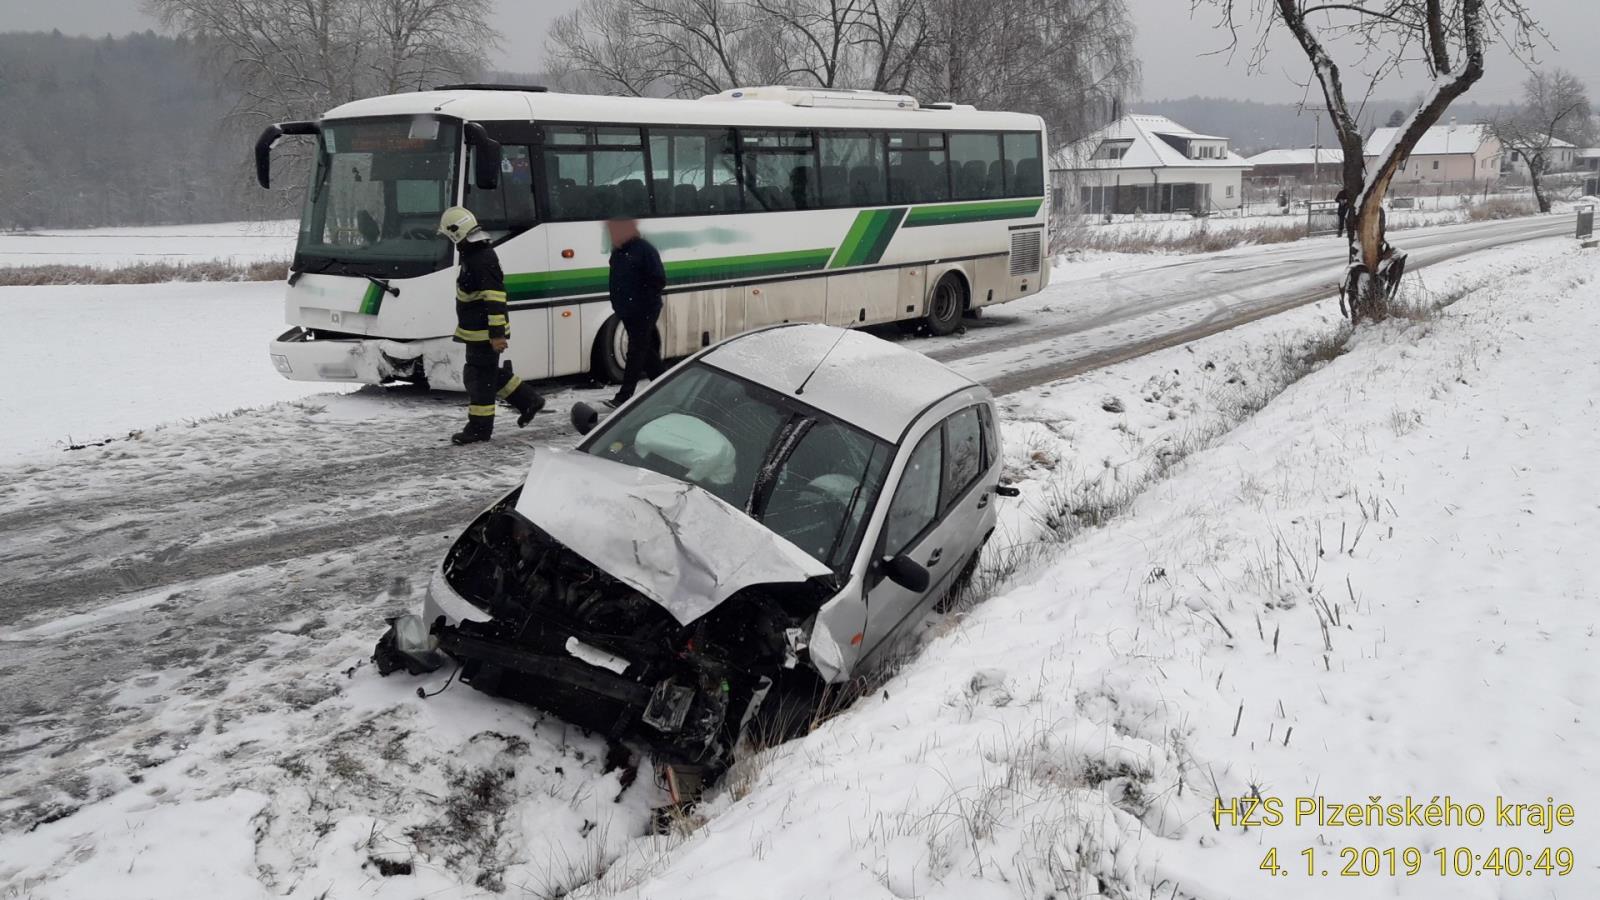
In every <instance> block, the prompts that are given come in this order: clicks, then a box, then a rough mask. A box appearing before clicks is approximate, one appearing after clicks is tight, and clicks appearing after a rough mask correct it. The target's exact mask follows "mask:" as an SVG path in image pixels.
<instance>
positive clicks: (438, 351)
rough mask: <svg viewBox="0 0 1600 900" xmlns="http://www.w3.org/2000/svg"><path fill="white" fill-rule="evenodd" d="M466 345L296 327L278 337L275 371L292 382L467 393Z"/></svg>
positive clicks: (447, 340) (272, 349) (273, 348)
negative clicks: (398, 384) (406, 384)
mask: <svg viewBox="0 0 1600 900" xmlns="http://www.w3.org/2000/svg"><path fill="white" fill-rule="evenodd" d="M462 347H463V345H462V344H460V343H457V342H455V341H453V340H451V339H450V338H448V337H441V338H426V339H422V340H415V341H392V340H385V339H382V338H363V337H351V336H347V335H337V336H330V335H325V334H322V333H318V332H313V331H309V330H307V329H304V328H300V327H295V328H291V329H289V330H288V331H286V332H284V333H283V334H281V335H279V336H278V339H277V340H275V341H273V342H272V344H271V347H270V350H269V352H270V353H271V355H272V366H273V368H275V369H277V370H278V374H279V375H282V376H283V377H284V378H287V379H289V380H290V381H342V382H348V383H351V384H388V383H390V382H394V381H416V382H420V381H426V382H427V383H428V384H429V385H430V386H431V387H435V388H439V389H442V390H453V391H460V390H465V389H466V388H465V386H464V385H463V384H462V383H461V367H462V364H463V362H464V361H465V357H464V356H463V355H462V354H463V350H462Z"/></svg>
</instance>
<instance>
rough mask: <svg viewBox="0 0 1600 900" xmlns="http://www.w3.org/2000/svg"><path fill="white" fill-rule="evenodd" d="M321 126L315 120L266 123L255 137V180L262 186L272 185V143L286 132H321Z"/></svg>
mask: <svg viewBox="0 0 1600 900" xmlns="http://www.w3.org/2000/svg"><path fill="white" fill-rule="evenodd" d="M321 133H322V126H320V125H318V124H317V123H315V122H279V123H278V124H276V125H268V126H267V128H266V130H265V131H263V132H261V137H258V138H256V181H257V182H258V183H260V185H261V186H262V187H264V188H269V187H272V145H273V144H276V143H277V142H278V138H281V137H283V136H284V135H286V134H321Z"/></svg>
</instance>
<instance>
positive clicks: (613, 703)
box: [428, 491, 831, 766]
mask: <svg viewBox="0 0 1600 900" xmlns="http://www.w3.org/2000/svg"><path fill="white" fill-rule="evenodd" d="M519 493H520V491H514V492H512V493H511V494H510V495H508V496H507V497H506V498H504V499H503V500H502V501H501V502H500V503H498V504H496V505H495V506H494V507H491V508H490V509H489V510H488V511H486V512H485V513H483V514H482V515H481V516H479V517H478V519H477V520H476V521H474V522H473V523H472V525H471V526H470V527H469V528H468V529H467V530H466V532H465V533H464V534H463V535H462V537H461V538H460V539H459V540H458V541H457V542H456V544H455V545H454V546H453V547H452V548H451V550H450V552H449V553H448V554H447V555H446V557H445V561H444V575H445V579H446V581H447V582H448V583H449V585H450V586H451V587H452V588H453V589H454V590H455V591H456V592H457V593H458V594H460V595H461V596H462V597H463V598H465V599H466V600H467V601H468V602H470V603H472V604H473V605H474V606H477V607H478V608H480V609H483V610H485V611H486V612H488V613H490V614H491V615H492V616H493V620H492V621H488V622H475V621H462V622H459V623H457V624H454V625H451V624H449V623H447V622H446V621H445V620H444V618H443V617H439V619H438V620H437V621H435V622H431V623H428V625H429V626H430V628H431V630H432V633H433V634H434V636H436V637H437V638H438V641H439V649H441V650H443V651H445V652H446V653H448V654H449V655H450V656H451V657H453V658H454V659H455V660H456V661H457V662H459V663H460V664H461V666H462V668H461V673H460V677H461V679H462V680H463V681H465V682H466V683H468V684H470V685H472V686H473V687H475V688H477V689H479V690H482V691H484V692H486V693H489V694H493V695H497V696H503V697H507V698H511V699H515V700H518V701H522V702H526V703H529V704H532V705H534V706H537V707H539V708H541V709H545V710H547V711H549V712H551V713H554V714H555V715H557V716H560V717H561V718H562V719H564V720H566V721H569V722H571V723H573V724H576V725H579V726H582V727H585V728H588V729H591V730H594V731H598V732H601V733H604V734H606V735H607V736H608V737H611V738H616V739H632V740H635V741H639V742H642V743H644V744H646V745H648V746H649V747H650V748H651V749H652V750H653V751H655V752H656V753H657V754H658V755H661V756H664V757H666V758H669V759H671V760H673V761H677V762H683V763H689V764H695V765H702V766H706V765H709V766H718V765H720V764H722V763H724V762H725V760H726V757H727V755H728V753H729V752H730V751H731V750H732V748H733V746H734V744H735V743H737V740H738V737H739V734H740V732H741V731H742V729H743V727H744V725H745V724H746V723H747V722H748V720H749V718H750V717H751V716H752V715H753V714H754V713H755V712H756V710H757V709H758V708H759V706H760V704H761V702H762V700H763V699H764V698H765V696H766V694H767V691H768V690H769V689H770V688H771V686H772V685H773V683H774V682H775V681H776V680H777V679H778V677H779V676H780V675H781V674H782V673H783V672H784V671H785V670H788V669H793V668H795V667H796V666H805V667H807V668H809V663H808V662H807V661H806V659H805V654H804V645H803V641H802V640H801V636H802V635H805V634H809V631H810V624H811V621H810V620H811V619H812V617H813V616H814V615H815V613H816V611H817V609H818V607H819V606H820V605H821V603H822V602H823V601H825V600H826V599H827V597H828V596H829V595H830V593H831V591H830V589H829V588H828V587H827V586H826V585H823V584H819V583H814V582H804V583H798V584H774V585H758V586H753V587H749V588H746V589H744V590H741V591H739V592H738V593H736V594H734V595H733V596H731V597H729V598H728V599H727V600H726V601H725V602H724V603H722V604H721V605H719V606H717V607H716V608H714V609H713V610H712V611H711V612H709V613H707V614H706V615H704V616H702V617H701V618H699V619H697V620H695V621H693V622H690V623H689V624H687V625H684V624H680V623H679V622H678V621H677V620H675V619H674V618H673V617H672V616H671V615H670V614H669V613H668V612H667V610H666V609H664V608H663V607H662V606H660V605H658V604H657V603H655V602H654V601H652V600H651V599H649V598H648V597H646V596H644V595H642V594H640V593H639V592H638V591H636V590H634V589H633V588H632V587H630V586H628V585H627V584H624V583H622V582H621V581H618V580H617V579H616V578H613V577H612V576H610V575H608V574H607V573H606V572H604V571H603V570H601V569H600V568H599V567H597V566H595V565H593V564H591V563H589V562H588V561H587V560H585V559H584V558H583V557H582V556H580V555H579V554H578V553H576V552H574V551H573V550H571V549H569V548H567V547H565V546H563V545H562V544H560V543H559V542H557V541H556V540H555V539H553V538H552V537H550V535H548V534H547V533H545V532H544V531H543V530H541V529H540V528H539V527H538V526H536V525H535V524H533V523H532V522H530V521H529V520H528V519H527V518H525V517H523V516H522V515H520V514H518V513H517V512H516V511H515V505H516V502H517V498H518V495H519Z"/></svg>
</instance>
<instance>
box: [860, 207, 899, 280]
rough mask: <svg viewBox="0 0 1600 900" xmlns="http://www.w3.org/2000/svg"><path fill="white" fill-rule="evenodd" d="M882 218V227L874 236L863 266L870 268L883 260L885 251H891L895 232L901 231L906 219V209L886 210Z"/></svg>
mask: <svg viewBox="0 0 1600 900" xmlns="http://www.w3.org/2000/svg"><path fill="white" fill-rule="evenodd" d="M883 212H884V213H885V215H884V216H882V217H881V225H880V227H879V228H877V229H876V230H875V232H874V234H873V236H872V243H871V244H870V245H869V246H868V247H867V248H866V254H865V256H864V257H863V258H862V260H861V263H860V264H861V265H863V266H870V265H874V264H876V263H877V262H878V261H879V260H881V259H883V251H885V250H887V249H889V242H890V241H892V240H894V235H895V232H897V231H899V230H900V222H901V221H902V220H904V219H905V217H906V211H905V210H904V209H886V210H883Z"/></svg>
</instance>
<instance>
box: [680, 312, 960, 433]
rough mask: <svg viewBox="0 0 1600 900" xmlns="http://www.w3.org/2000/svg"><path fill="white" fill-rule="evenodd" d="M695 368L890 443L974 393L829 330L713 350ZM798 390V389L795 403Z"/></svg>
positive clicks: (782, 331) (742, 340)
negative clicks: (960, 395) (928, 412)
mask: <svg viewBox="0 0 1600 900" xmlns="http://www.w3.org/2000/svg"><path fill="white" fill-rule="evenodd" d="M701 360H702V361H704V362H705V363H707V364H709V365H713V366H716V367H717V368H719V369H722V370H723V371H725V372H729V373H731V374H733V375H737V376H739V377H741V378H746V379H749V380H750V381H754V382H756V383H757V384H762V385H766V386H768V387H771V388H773V389H775V390H779V391H782V392H783V393H785V394H787V395H789V396H792V397H793V396H798V399H799V400H800V401H801V402H802V403H805V404H807V405H810V406H814V407H816V408H817V409H820V410H822V411H823V412H825V413H827V414H828V415H830V416H834V417H835V418H838V419H841V420H843V421H845V422H849V423H850V424H852V425H855V426H856V427H858V428H860V429H861V430H863V431H866V432H868V433H870V434H873V435H876V436H878V437H881V438H883V439H885V440H887V441H889V442H891V443H893V442H896V441H899V440H900V435H901V434H902V433H904V432H905V430H906V427H907V426H909V425H910V424H911V423H912V421H913V420H915V419H916V417H917V416H918V415H920V414H921V413H922V411H923V410H925V409H927V408H928V407H929V406H932V405H933V404H935V403H937V402H939V400H941V399H943V398H945V397H948V396H950V395H951V394H953V393H955V392H957V391H960V390H962V389H964V388H971V387H977V386H978V384H977V382H975V381H973V380H972V379H970V378H967V377H965V376H963V375H957V374H956V373H955V372H952V371H951V370H949V369H947V368H945V367H944V366H943V365H941V364H940V363H937V362H934V361H933V360H931V359H929V358H928V357H926V356H923V355H922V354H921V353H918V352H916V351H914V350H907V349H906V348H904V347H901V346H899V345H897V344H893V343H890V342H889V341H886V340H883V339H882V338H877V337H873V336H872V335H870V334H867V333H866V332H864V331H855V330H850V329H843V328H835V327H833V326H831V325H810V324H808V325H786V326H780V327H777V328H767V329H764V330H761V331H755V332H751V333H750V334H746V335H741V336H740V337H737V338H734V339H732V340H729V341H726V342H724V343H723V344H721V345H719V346H717V347H715V348H713V349H712V350H711V351H710V352H708V353H707V354H706V355H705V356H703V357H701ZM819 362H821V363H822V365H821V366H820V367H819V366H818V363H819ZM812 370H815V371H816V374H815V375H812ZM807 376H810V380H807ZM802 383H804V384H805V389H804V391H803V392H802V393H800V394H798V395H796V393H795V390H796V388H798V387H799V386H800V385H801V384H802Z"/></svg>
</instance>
